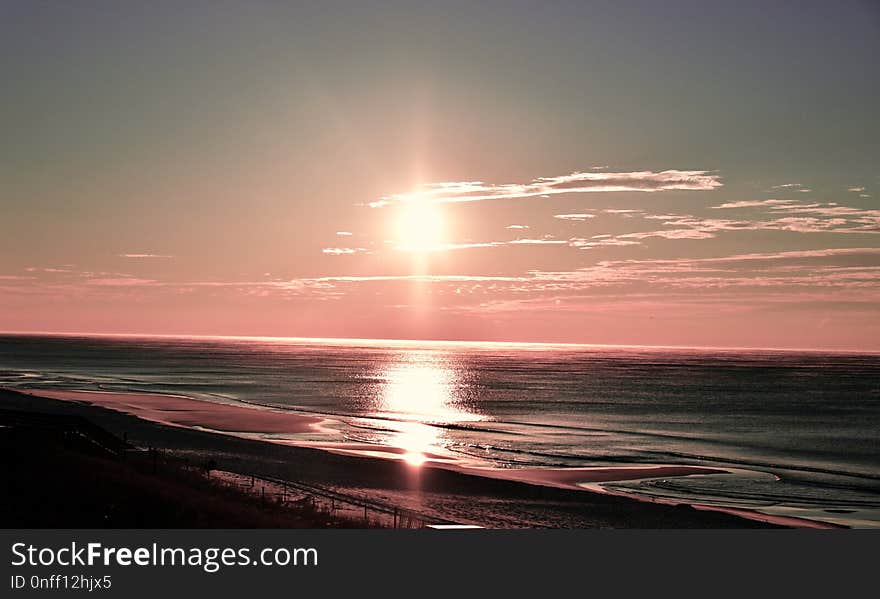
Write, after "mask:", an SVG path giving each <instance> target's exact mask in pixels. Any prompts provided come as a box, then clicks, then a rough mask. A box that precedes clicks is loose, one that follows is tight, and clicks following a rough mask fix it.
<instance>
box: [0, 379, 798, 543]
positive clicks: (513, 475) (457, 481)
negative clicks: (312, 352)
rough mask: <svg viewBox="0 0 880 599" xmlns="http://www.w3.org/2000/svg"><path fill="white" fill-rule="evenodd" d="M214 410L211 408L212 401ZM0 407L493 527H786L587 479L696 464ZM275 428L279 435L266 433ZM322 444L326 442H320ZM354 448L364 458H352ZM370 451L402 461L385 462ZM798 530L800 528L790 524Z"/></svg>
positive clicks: (242, 417)
mask: <svg viewBox="0 0 880 599" xmlns="http://www.w3.org/2000/svg"><path fill="white" fill-rule="evenodd" d="M206 404H209V405H206ZM0 408H10V409H28V410H34V411H43V412H52V413H66V414H77V415H81V416H84V417H86V418H88V419H90V420H92V421H94V422H95V423H96V424H98V425H99V426H102V427H104V428H106V429H107V430H109V431H111V432H113V433H115V434H117V435H120V436H122V435H123V434H125V435H126V436H128V438H129V439H131V440H133V441H135V442H137V443H139V444H142V445H150V446H153V447H160V448H163V449H166V450H168V451H171V452H173V453H176V454H178V455H181V456H185V457H193V458H196V459H205V458H210V459H214V460H216V461H217V462H218V464H219V466H218V467H219V468H223V469H225V470H229V471H232V472H239V473H242V474H255V475H257V476H273V477H278V478H282V479H285V480H292V481H297V480H299V481H303V482H309V483H311V484H319V485H325V486H327V487H328V488H334V489H339V490H352V491H356V492H358V493H362V494H363V493H366V494H368V495H369V496H371V497H375V498H376V499H377V500H381V501H386V502H389V503H393V504H394V505H399V506H400V507H402V508H405V509H409V510H416V511H419V512H421V513H426V514H434V515H436V516H437V517H440V518H443V519H448V520H454V521H457V522H460V523H463V524H476V525H481V526H487V527H493V528H513V527H551V528H592V527H613V528H752V527H766V526H774V525H783V523H782V522H774V523H772V524H771V523H766V522H758V521H756V520H752V519H746V518H744V517H740V516H749V514H748V513H737V514H736V515H733V514H728V513H722V512H719V511H714V510H713V511H706V510H705V509H699V510H698V509H695V508H693V507H691V506H684V505H675V506H673V505H663V504H655V503H648V502H644V501H638V500H635V499H631V498H627V497H619V496H614V495H608V494H601V493H595V492H592V491H589V490H586V489H584V488H583V487H580V486H578V484H579V483H588V482H609V481H620V480H631V479H641V478H650V477H666V476H687V475H699V474H717V473H722V472H724V471H722V470H718V469H712V468H701V467H696V466H678V465H657V466H644V465H639V466H632V467H630V466H619V467H603V468H571V469H540V468H529V469H522V470H512V469H487V468H476V467H473V466H467V465H462V464H456V463H448V462H442V461H436V462H433V461H431V456H426V457H428V458H429V461H427V462H425V463H424V464H422V465H421V466H414V465H412V464H410V463H407V462H406V461H405V460H403V459H399V458H401V457H403V455H404V454H403V452H402V450H401V449H399V448H379V447H375V446H366V447H349V446H348V444H339V443H337V444H327V446H326V447H323V448H320V449H318V448H315V447H314V445H315V444H314V443H310V444H309V445H310V447H306V446H301V445H290V444H287V443H269V442H265V441H258V440H254V439H249V438H243V437H241V436H236V435H231V434H220V433H213V432H206V431H203V430H194V429H193V428H189V427H203V428H211V429H214V430H217V431H227V432H284V433H299V432H314V431H315V427H317V426H319V425H320V423H321V422H322V420H323V419H321V418H317V417H312V416H301V415H297V414H290V413H285V412H279V411H274V410H266V409H260V408H250V407H245V406H242V407H239V406H233V405H228V404H214V403H213V402H205V401H200V400H195V399H191V398H185V397H174V396H161V395H149V394H127V393H94V392H87V393H82V392H75V391H43V390H40V391H39V395H37V394H36V393H35V392H33V391H29V392H28V394H27V395H26V394H23V393H19V392H16V391H12V390H0ZM267 429H270V430H267ZM318 447H320V444H319V445H318ZM351 451H354V452H355V453H354V454H352V453H351ZM359 451H365V452H366V451H370V452H374V453H378V454H380V455H381V454H384V455H386V456H389V457H396V458H398V459H388V458H387V457H386V458H377V457H375V456H374V454H370V455H357V452H359ZM785 524H787V525H791V524H793V523H791V522H788V523H785Z"/></svg>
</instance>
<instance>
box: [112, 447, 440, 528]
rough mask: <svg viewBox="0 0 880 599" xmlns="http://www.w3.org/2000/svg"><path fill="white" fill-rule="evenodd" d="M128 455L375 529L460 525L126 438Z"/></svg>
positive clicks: (268, 500)
mask: <svg viewBox="0 0 880 599" xmlns="http://www.w3.org/2000/svg"><path fill="white" fill-rule="evenodd" d="M126 442H127V443H126V445H127V448H128V449H127V452H128V453H130V454H135V455H137V456H139V459H138V461H140V462H141V463H142V464H144V463H145V464H146V465H147V468H148V469H149V470H151V471H152V472H154V473H155V472H156V470H157V468H158V467H161V464H174V465H175V466H176V467H178V468H184V469H187V470H189V471H191V472H193V473H198V474H200V475H202V476H205V477H206V478H209V479H210V480H211V482H212V483H213V484H220V485H223V486H226V487H230V488H234V489H236V490H237V491H240V492H243V493H246V494H250V495H252V496H255V497H257V498H259V500H260V501H262V502H265V503H266V504H267V505H269V504H273V505H275V506H281V507H291V508H293V507H296V506H307V507H309V508H310V509H313V510H317V511H321V512H324V513H326V514H328V515H330V516H333V517H337V518H340V519H344V520H347V521H348V522H350V523H352V524H357V525H363V526H364V527H370V528H372V527H375V528H430V527H433V526H449V525H456V524H457V523H456V522H453V521H451V520H446V519H443V518H438V517H435V516H433V515H430V514H423V513H420V512H416V511H414V510H410V509H406V508H402V507H400V506H396V505H393V504H391V503H385V502H382V501H378V500H375V499H372V498H369V497H364V496H361V495H359V494H356V493H352V492H349V491H347V490H346V491H340V490H337V489H333V488H329V487H324V486H321V485H316V484H312V483H306V482H302V481H292V480H285V479H281V478H273V477H269V476H257V475H254V474H241V473H237V472H229V471H225V470H222V469H219V468H218V465H217V463H216V462H215V461H214V460H211V459H208V460H201V461H193V460H190V459H188V458H186V457H183V456H179V455H176V454H175V453H174V452H169V451H165V450H162V449H156V448H153V447H146V448H144V447H138V446H136V445H133V444H132V443H131V440H130V439H128V437H127V435H126Z"/></svg>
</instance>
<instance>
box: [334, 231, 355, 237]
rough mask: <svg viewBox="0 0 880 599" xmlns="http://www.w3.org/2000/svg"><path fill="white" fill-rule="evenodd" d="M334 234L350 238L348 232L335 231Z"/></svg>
mask: <svg viewBox="0 0 880 599" xmlns="http://www.w3.org/2000/svg"><path fill="white" fill-rule="evenodd" d="M336 234H337V235H339V236H340V237H351V235H352V234H351V233H350V232H349V231H336Z"/></svg>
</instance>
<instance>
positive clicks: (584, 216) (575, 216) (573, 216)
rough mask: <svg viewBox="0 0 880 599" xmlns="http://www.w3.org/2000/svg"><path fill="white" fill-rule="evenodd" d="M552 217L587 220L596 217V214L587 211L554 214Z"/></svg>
mask: <svg viewBox="0 0 880 599" xmlns="http://www.w3.org/2000/svg"><path fill="white" fill-rule="evenodd" d="M553 218H558V219H561V220H587V219H588V218H596V215H595V214H588V213H580V214H554V215H553Z"/></svg>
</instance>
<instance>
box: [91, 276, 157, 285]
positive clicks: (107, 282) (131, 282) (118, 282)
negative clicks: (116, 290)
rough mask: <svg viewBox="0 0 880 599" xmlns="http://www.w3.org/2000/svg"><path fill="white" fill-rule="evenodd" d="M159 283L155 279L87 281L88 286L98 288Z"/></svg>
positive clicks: (129, 278)
mask: <svg viewBox="0 0 880 599" xmlns="http://www.w3.org/2000/svg"><path fill="white" fill-rule="evenodd" d="M157 283H158V281H156V280H154V279H140V278H137V277H113V278H96V279H86V284H87V285H96V286H98V287H143V286H151V285H156V284H157Z"/></svg>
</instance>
